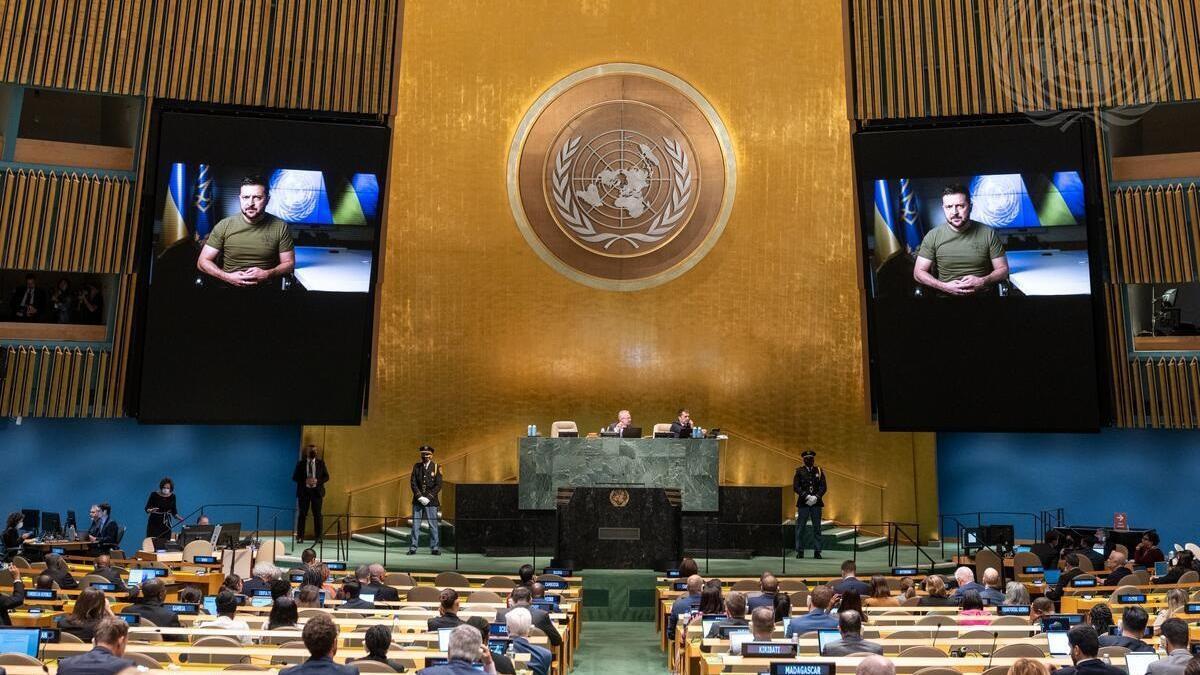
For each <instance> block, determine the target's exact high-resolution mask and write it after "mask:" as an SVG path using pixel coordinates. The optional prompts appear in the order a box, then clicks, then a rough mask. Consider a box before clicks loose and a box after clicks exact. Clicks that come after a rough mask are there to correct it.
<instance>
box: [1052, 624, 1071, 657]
mask: <svg viewBox="0 0 1200 675" xmlns="http://www.w3.org/2000/svg"><path fill="white" fill-rule="evenodd" d="M1046 650H1047V651H1049V652H1050V656H1063V657H1065V656H1070V655H1071V645H1070V643H1069V642H1067V631H1065V630H1052V631H1050V632H1049V633H1046Z"/></svg>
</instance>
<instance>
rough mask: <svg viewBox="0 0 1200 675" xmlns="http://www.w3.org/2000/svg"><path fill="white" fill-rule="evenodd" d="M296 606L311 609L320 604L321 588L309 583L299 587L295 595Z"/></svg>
mask: <svg viewBox="0 0 1200 675" xmlns="http://www.w3.org/2000/svg"><path fill="white" fill-rule="evenodd" d="M296 606H297V607H299V608H300V609H311V608H314V607H320V606H321V589H320V588H317V587H316V586H313V585H311V584H308V585H303V586H301V587H300V592H299V593H298V594H297V595H296Z"/></svg>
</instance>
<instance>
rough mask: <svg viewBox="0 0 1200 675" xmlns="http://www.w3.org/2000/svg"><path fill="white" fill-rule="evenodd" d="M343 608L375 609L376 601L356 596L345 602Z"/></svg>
mask: <svg viewBox="0 0 1200 675" xmlns="http://www.w3.org/2000/svg"><path fill="white" fill-rule="evenodd" d="M342 609H375V603H373V602H367V601H366V600H363V599H362V598H354V599H353V600H347V601H345V602H343V603H342Z"/></svg>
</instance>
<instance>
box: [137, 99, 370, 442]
mask: <svg viewBox="0 0 1200 675" xmlns="http://www.w3.org/2000/svg"><path fill="white" fill-rule="evenodd" d="M152 133H153V134H154V136H156V138H157V144H156V145H155V146H154V148H153V151H152V157H153V160H154V167H155V170H154V171H153V172H148V173H147V180H146V189H145V191H144V192H145V194H144V196H143V219H142V220H143V230H144V232H143V235H144V236H143V237H142V240H141V241H142V243H143V246H142V257H141V259H142V261H143V265H142V272H143V280H144V282H145V283H144V287H143V289H142V292H141V294H140V297H141V299H142V302H141V307H142V312H141V315H142V318H143V321H142V326H143V330H142V332H141V333H140V340H139V341H140V343H141V355H142V359H141V362H140V374H139V376H138V377H137V378H136V382H135V388H136V395H135V396H131V399H132V400H134V401H136V404H135V407H136V409H135V410H133V411H132V412H133V413H134V414H135V415H136V416H137V417H138V418H139V419H140V420H142V421H144V422H202V423H203V422H211V423H257V424H266V423H310V424H318V423H325V424H354V423H357V422H358V421H359V419H360V417H361V412H362V407H363V398H364V387H365V381H366V374H367V372H368V369H367V364H368V363H369V361H368V359H369V354H368V351H369V346H370V334H371V318H372V314H373V302H374V294H373V292H372V289H373V288H374V280H375V274H376V269H377V265H376V259H377V255H378V242H379V234H380V215H381V214H380V211H381V204H380V195H381V193H382V190H383V188H384V183H385V181H384V178H385V174H386V157H387V143H388V134H387V130H386V129H385V128H383V127H379V126H373V125H358V124H345V123H337V122H316V121H295V120H289V119H280V118H273V117H265V116H244V115H239V116H225V115H216V114H202V113H197V112H190V111H184V110H159V111H156V115H155V124H154V127H153V128H152Z"/></svg>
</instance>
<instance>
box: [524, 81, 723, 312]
mask: <svg viewBox="0 0 1200 675" xmlns="http://www.w3.org/2000/svg"><path fill="white" fill-rule="evenodd" d="M736 173H737V172H736V164H735V161H734V157H733V151H732V148H731V146H730V142H729V134H728V132H727V131H726V129H725V126H724V124H723V123H722V122H721V119H720V117H719V116H718V115H717V114H716V111H715V110H714V109H713V108H712V106H711V105H710V104H709V103H708V101H707V100H705V99H704V97H703V96H701V95H700V93H699V92H698V91H696V90H695V89H694V88H692V87H691V86H690V85H688V84H687V83H686V82H684V81H683V80H680V79H679V78H677V77H675V76H673V75H671V74H669V73H666V72H664V71H661V70H658V69H655V68H650V67H647V66H640V65H634V64H608V65H603V66H596V67H593V68H588V69H586V70H583V71H580V72H577V73H575V74H573V75H570V76H568V77H567V78H565V79H563V80H562V81H560V82H558V83H557V84H555V85H554V86H552V87H551V88H550V89H549V90H547V91H546V92H545V93H543V94H542V96H541V97H539V98H538V100H537V101H536V102H535V103H534V105H533V106H532V107H531V108H530V109H529V111H528V112H527V113H526V115H525V118H524V119H523V120H522V121H521V123H520V125H519V126H518V128H517V133H516V135H515V136H514V138H513V143H512V147H511V149H510V152H509V163H508V191H509V201H510V204H511V206H512V210H513V215H514V217H515V218H516V221H517V224H518V226H519V227H520V229H521V233H522V235H524V237H525V239H526V241H528V242H529V245H530V246H531V247H532V248H533V249H534V251H536V252H537V254H538V255H539V256H540V257H541V258H542V260H544V261H545V262H547V263H548V264H549V265H550V266H552V267H553V268H555V269H556V270H558V271H559V272H560V273H562V274H564V275H566V276H568V277H570V278H572V279H575V280H576V281H579V282H581V283H584V284H587V285H589V286H593V287H597V288H604V289H609V290H638V289H642V288H648V287H651V286H656V285H658V284H662V283H665V282H667V281H670V280H671V279H674V278H676V277H678V276H679V275H680V274H683V273H684V272H686V271H687V270H688V269H690V268H691V267H692V266H694V265H695V264H696V263H697V262H699V260H700V259H701V258H702V257H703V256H704V255H705V254H706V253H707V252H708V251H709V250H710V249H711V248H712V247H713V246H714V245H715V244H716V241H717V239H718V238H719V237H720V236H721V232H722V231H723V230H724V227H725V222H726V221H727V219H728V217H729V211H730V209H731V208H732V206H733V195H734V189H735V184H736Z"/></svg>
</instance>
